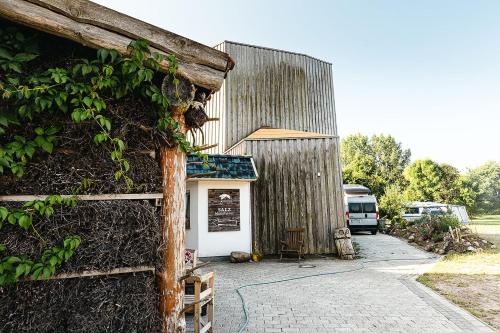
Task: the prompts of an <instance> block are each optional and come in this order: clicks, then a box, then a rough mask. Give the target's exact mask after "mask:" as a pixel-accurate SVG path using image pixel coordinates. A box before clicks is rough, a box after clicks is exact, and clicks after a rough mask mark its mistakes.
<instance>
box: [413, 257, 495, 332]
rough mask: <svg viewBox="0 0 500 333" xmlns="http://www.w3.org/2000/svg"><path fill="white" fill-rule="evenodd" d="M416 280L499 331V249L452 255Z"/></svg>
mask: <svg viewBox="0 0 500 333" xmlns="http://www.w3.org/2000/svg"><path fill="white" fill-rule="evenodd" d="M417 281H419V282H420V283H422V284H424V285H426V286H427V287H429V288H431V289H433V290H435V291H436V292H438V293H440V294H441V295H443V296H444V297H446V298H447V299H449V300H450V301H452V302H453V303H455V304H457V305H458V306H460V307H462V308H464V309H466V310H467V311H469V312H470V313H472V314H473V315H474V316H476V317H478V318H480V319H482V320H483V321H485V322H487V323H488V324H490V325H491V326H492V327H494V328H495V329H497V330H500V302H499V301H498V300H499V299H500V288H499V287H498V286H500V251H498V250H497V249H495V250H492V251H488V252H482V253H473V254H453V255H449V256H447V257H446V258H445V259H444V260H442V261H440V262H438V263H437V264H436V265H435V266H434V267H433V268H432V269H431V270H430V271H429V272H427V273H424V274H423V275H421V276H419V277H418V278H417Z"/></svg>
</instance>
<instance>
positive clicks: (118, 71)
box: [0, 21, 190, 332]
mask: <svg viewBox="0 0 500 333" xmlns="http://www.w3.org/2000/svg"><path fill="white" fill-rule="evenodd" d="M158 60H160V59H159V58H158V56H156V55H152V54H149V53H148V52H147V44H145V42H143V41H137V42H135V43H134V44H133V45H131V48H130V55H128V56H120V55H118V54H117V53H116V52H114V51H112V50H99V51H95V50H91V49H88V48H85V47H83V46H80V45H78V44H76V43H73V42H70V41H66V40H64V39H61V38H58V37H54V36H50V35H47V34H43V33H40V32H37V31H34V30H32V29H27V28H23V27H21V26H17V25H15V24H13V23H10V22H7V21H0V95H1V98H0V196H1V195H20V194H23V195H34V194H41V195H50V196H49V197H48V198H47V199H44V200H34V201H31V202H17V203H13V202H0V227H1V229H0V312H1V313H2V316H0V331H1V332H23V331H26V332H28V331H29V332H73V331H76V332H79V331H88V332H131V331H137V332H156V331H159V330H160V328H161V320H160V317H159V311H158V291H157V285H156V278H155V276H154V274H153V273H151V272H142V273H129V274H117V275H109V276H97V277H81V278H71V279H57V277H58V276H60V275H61V274H63V273H81V272H83V271H86V270H94V271H109V270H112V269H116V268H133V267H139V266H150V267H155V266H156V267H157V268H159V267H158V265H159V260H158V258H159V252H158V251H159V249H160V248H161V244H160V238H161V237H160V232H161V230H160V208H159V207H157V206H156V205H155V202H154V200H121V201H80V200H78V195H82V194H113V193H115V194H119V193H155V192H160V191H161V170H160V168H159V162H158V158H157V155H158V154H155V151H156V150H157V149H158V147H159V146H160V145H162V144H165V140H167V141H169V140H171V141H172V142H174V143H175V144H177V145H179V146H180V149H184V150H186V151H189V149H190V147H189V145H188V144H187V142H186V141H185V138H184V137H183V136H182V135H181V134H180V133H177V132H176V128H177V127H176V124H175V122H173V121H172V119H171V118H170V115H169V114H168V112H167V107H168V105H169V101H168V100H167V99H166V98H165V97H164V96H163V95H162V94H161V91H160V90H161V89H160V87H161V84H162V79H163V76H164V75H163V74H161V73H159V72H158V71H157V70H158V66H157V61H158ZM171 63H172V68H171V73H170V74H171V75H172V78H173V80H172V84H173V85H175V84H176V82H175V76H174V73H175V59H174V58H172V59H171ZM61 195H69V197H65V198H63V197H61ZM49 278H50V279H49ZM54 278H55V279H54ZM47 279H49V280H47Z"/></svg>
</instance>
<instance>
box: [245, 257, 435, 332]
mask: <svg viewBox="0 0 500 333" xmlns="http://www.w3.org/2000/svg"><path fill="white" fill-rule="evenodd" d="M435 258H436V257H425V258H392V259H376V260H364V261H362V262H361V265H359V267H356V268H352V269H347V270H344V271H337V272H327V273H317V274H310V275H302V276H296V277H291V278H286V279H282V280H273V281H266V282H256V283H250V284H246V285H243V286H239V287H238V288H236V289H235V290H236V293H237V294H238V296H239V297H240V300H241V305H242V307H243V314H244V316H245V322H244V323H243V324H242V325H241V326H240V328H239V329H238V333H243V331H244V330H245V329H246V328H247V326H248V323H249V322H250V318H249V316H248V308H247V305H246V303H245V298H244V297H243V295H242V294H241V292H240V290H241V289H244V288H248V287H256V286H263V285H267V284H274V283H281V282H288V281H294V280H301V279H306V278H310V277H315V276H324V275H334V274H342V273H349V272H356V271H360V270H362V269H363V268H365V264H366V263H371V262H382V261H398V260H400V261H408V260H428V259H435Z"/></svg>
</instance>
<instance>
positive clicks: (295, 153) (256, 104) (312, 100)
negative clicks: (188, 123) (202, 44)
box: [196, 41, 345, 254]
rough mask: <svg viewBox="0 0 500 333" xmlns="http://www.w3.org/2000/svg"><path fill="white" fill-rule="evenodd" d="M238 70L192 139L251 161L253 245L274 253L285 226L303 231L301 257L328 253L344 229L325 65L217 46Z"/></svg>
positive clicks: (230, 44) (216, 96) (246, 47)
mask: <svg viewBox="0 0 500 333" xmlns="http://www.w3.org/2000/svg"><path fill="white" fill-rule="evenodd" d="M216 48H217V49H219V50H221V51H224V52H226V53H228V54H229V55H230V56H231V57H232V58H233V59H234V60H235V62H236V64H237V66H236V67H235V68H234V69H233V70H232V71H231V72H230V73H228V76H227V78H226V80H225V81H224V83H223V85H222V87H221V90H220V91H219V92H217V93H216V94H214V96H212V99H211V100H210V101H209V102H208V104H207V111H208V114H209V116H210V117H216V118H219V119H220V121H219V122H217V123H212V122H211V123H207V124H205V125H204V127H202V130H203V132H204V133H203V135H201V133H199V134H197V136H196V140H197V141H202V140H204V141H205V143H206V144H211V143H218V146H217V147H214V148H212V150H210V152H212V153H227V154H237V155H244V154H249V155H252V156H253V158H254V160H255V164H256V167H257V171H258V173H259V179H258V180H257V181H256V182H255V183H254V184H253V185H252V212H253V214H252V224H253V240H254V241H255V242H257V246H258V247H259V250H261V251H262V252H263V253H265V254H276V253H278V251H279V244H280V240H282V239H283V236H284V233H285V229H286V228H287V227H304V228H305V229H306V234H305V238H306V250H307V252H308V253H335V252H336V248H335V242H334V240H333V231H334V229H335V228H338V227H343V226H344V223H345V222H344V212H343V210H344V209H343V205H342V183H341V179H342V177H341V169H340V164H339V147H338V144H339V139H338V136H337V126H336V116H335V103H334V93H333V79H332V65H331V64H330V63H328V62H325V61H322V60H319V59H315V58H312V57H310V56H307V55H303V54H297V53H293V52H287V51H281V50H275V49H270V48H264V47H257V46H251V45H246V44H241V43H234V42H228V41H226V42H223V43H221V44H219V45H217V46H216Z"/></svg>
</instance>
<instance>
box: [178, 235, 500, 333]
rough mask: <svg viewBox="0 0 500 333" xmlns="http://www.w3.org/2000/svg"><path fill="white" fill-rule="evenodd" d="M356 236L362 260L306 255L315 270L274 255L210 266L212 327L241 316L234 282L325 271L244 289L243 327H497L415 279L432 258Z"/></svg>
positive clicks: (232, 326)
mask: <svg viewBox="0 0 500 333" xmlns="http://www.w3.org/2000/svg"><path fill="white" fill-rule="evenodd" d="M354 241H355V242H357V243H358V244H359V246H360V248H361V256H362V257H363V258H361V259H358V260H354V261H341V260H336V259H328V258H322V259H321V258H320V259H309V260H307V263H308V264H312V265H315V266H316V267H314V268H298V267H297V263H296V262H293V261H288V262H283V263H280V262H279V261H278V260H264V261H263V262H260V263H245V264H230V263H222V262H219V263H212V264H210V268H209V269H210V270H213V271H215V272H216V304H215V309H216V311H215V312H216V313H215V318H216V322H215V332H224V333H225V332H238V329H239V327H240V326H241V325H242V323H243V322H244V315H243V310H242V305H241V301H240V299H239V297H238V295H237V294H236V291H235V289H236V288H237V287H240V286H243V285H247V284H252V283H260V282H266V281H276V280H282V279H290V278H296V277H300V276H305V275H313V274H324V273H330V272H331V273H335V274H332V275H321V276H316V277H308V278H304V279H297V280H292V281H287V282H280V283H272V284H266V285H259V286H252V287H247V288H243V289H242V290H241V292H242V294H243V296H244V298H245V302H246V304H247V308H248V311H249V324H248V326H247V329H246V330H245V332H252V333H253V332H256V333H260V332H263V333H266V332H301V333H302V332H314V333H322V332H474V333H475V332H478V333H479V332H494V331H493V330H492V329H491V328H490V327H489V326H487V325H485V324H483V323H482V322H481V321H479V320H478V319H476V318H475V317H473V316H472V315H470V314H469V313H467V312H466V311H464V310H462V309H460V308H458V307H457V306H455V305H453V304H451V303H450V302H448V301H447V300H445V299H444V298H442V297H441V296H439V295H437V294H436V293H434V292H433V291H431V290H430V289H428V288H426V287H424V286H422V285H420V284H419V283H418V282H416V281H415V280H414V278H415V274H420V273H422V272H424V271H426V270H427V269H429V267H430V266H431V265H433V264H434V263H435V262H436V261H437V260H438V258H437V257H432V255H430V254H428V253H426V252H423V251H420V250H418V249H416V248H414V247H412V246H410V245H408V244H407V243H406V242H403V241H401V240H399V239H397V238H394V237H391V236H387V235H376V236H372V235H361V234H360V235H356V236H354ZM430 257H431V258H430ZM387 259H396V260H393V261H387ZM398 259H404V260H398ZM408 259H416V260H408ZM381 260H383V261H381ZM341 272H344V273H341ZM189 319H190V318H189V317H188V320H189ZM190 326H191V325H190Z"/></svg>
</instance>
